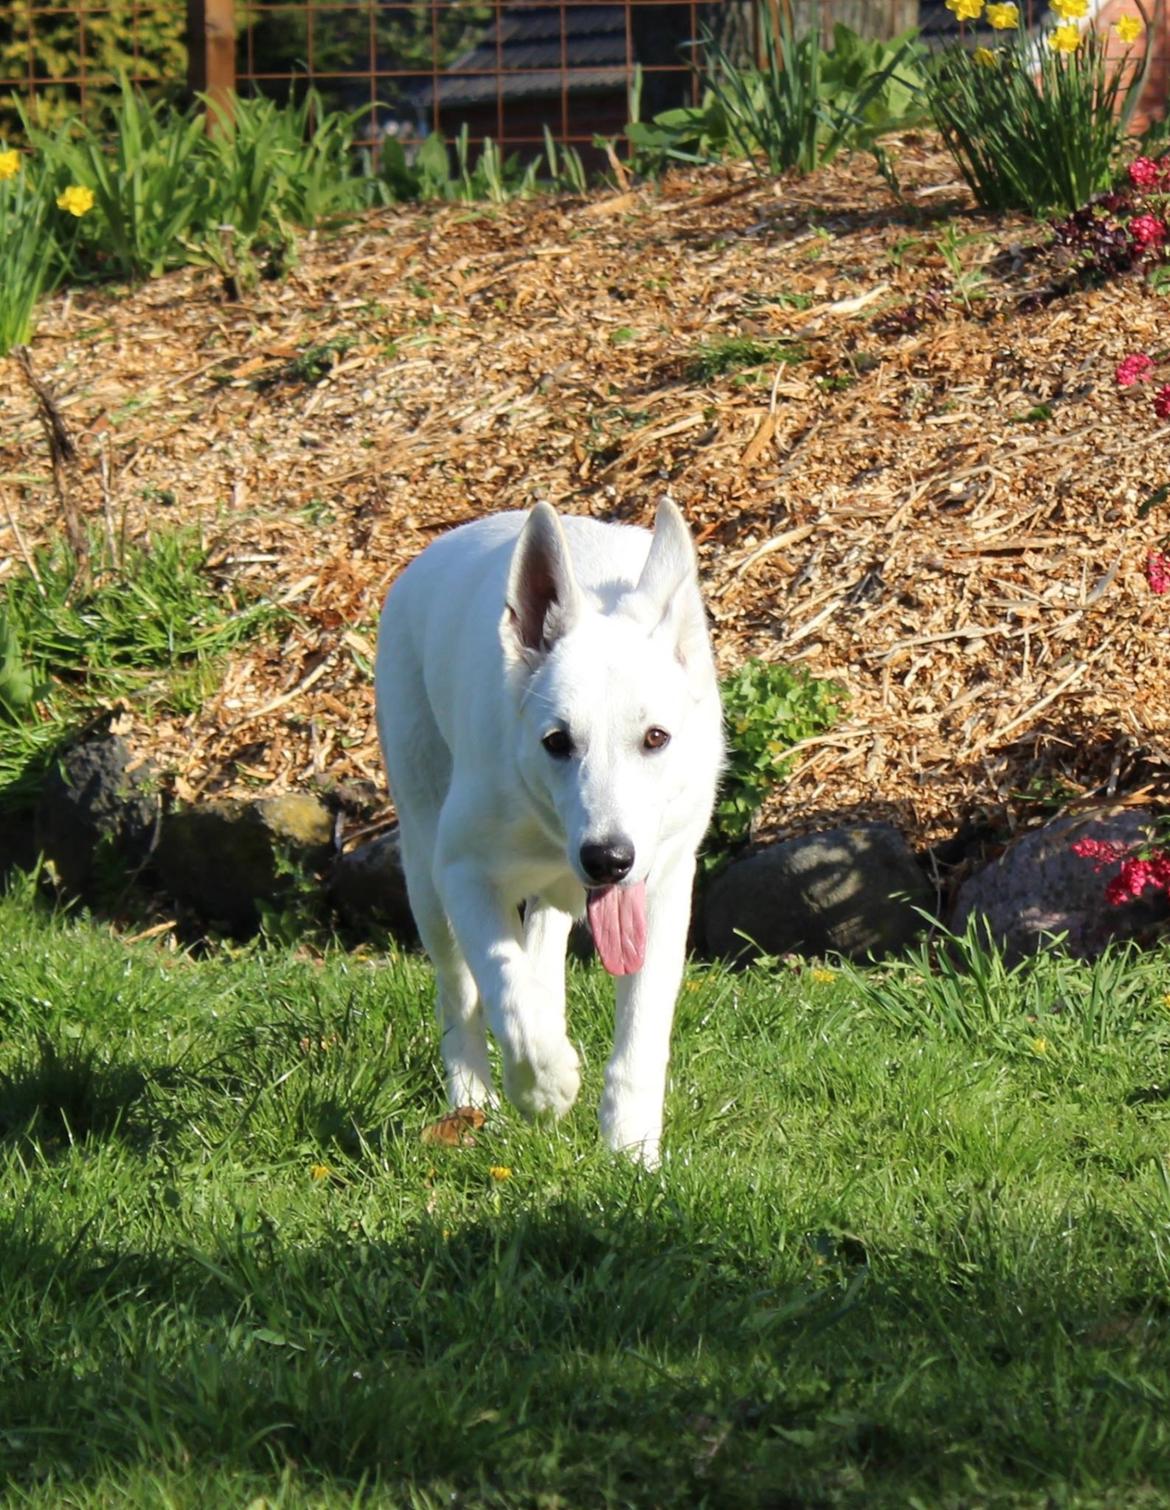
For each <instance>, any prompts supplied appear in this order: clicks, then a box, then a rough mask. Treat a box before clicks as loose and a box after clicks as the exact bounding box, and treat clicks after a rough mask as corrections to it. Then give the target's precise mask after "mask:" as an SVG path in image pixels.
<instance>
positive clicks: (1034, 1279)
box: [0, 888, 1170, 1510]
mask: <svg viewBox="0 0 1170 1510" xmlns="http://www.w3.org/2000/svg"><path fill="white" fill-rule="evenodd" d="M0 930H2V932H3V936H4V938H5V940H6V947H5V949H4V950H3V951H0V1029H2V1031H0V1087H3V1094H4V1096H5V1098H6V1101H7V1102H8V1103H9V1104H10V1105H11V1106H12V1114H11V1115H9V1116H7V1117H5V1118H4V1119H3V1120H2V1121H0V1179H3V1181H4V1188H5V1191H6V1193H7V1199H6V1201H5V1204H4V1210H3V1213H2V1214H0V1356H3V1358H4V1359H5V1367H4V1369H3V1370H0V1440H2V1442H3V1458H2V1465H3V1466H2V1468H0V1473H2V1475H3V1483H4V1495H5V1497H6V1499H7V1500H8V1501H10V1502H12V1503H16V1504H23V1505H28V1506H30V1507H46V1510H47V1507H49V1506H54V1507H55V1506H57V1505H61V1504H70V1505H73V1506H77V1507H86V1510H88V1507H93V1510H98V1507H100V1506H104V1505H108V1504H112V1503H119V1504H127V1505H133V1506H138V1505H141V1506H143V1507H146V1506H149V1505H156V1504H160V1503H171V1504H187V1503H191V1504H195V1503H205V1504H208V1503H209V1504H235V1503H239V1502H241V1500H243V1499H247V1500H249V1501H252V1500H254V1499H258V1498H262V1499H264V1500H265V1501H267V1502H270V1503H279V1504H283V1505H287V1506H308V1505H314V1506H322V1505H327V1506H342V1505H347V1506H348V1505H355V1504H371V1505H374V1504H387V1505H391V1504H393V1505H398V1504H402V1505H415V1506H421V1507H434V1510H437V1507H438V1506H440V1505H446V1504H451V1503H453V1502H456V1503H459V1504H461V1505H463V1506H466V1507H469V1510H488V1507H494V1510H500V1507H503V1506H513V1505H536V1504H556V1503H561V1504H589V1505H598V1506H614V1507H617V1506H622V1507H635V1510H639V1507H646V1510H650V1507H652V1506H659V1505H665V1504H670V1505H683V1504H686V1505H692V1504H695V1505H699V1504H706V1505H719V1506H728V1507H732V1510H756V1507H762V1506H765V1505H774V1504H777V1503H786V1504H824V1505H840V1506H849V1505H856V1506H862V1505H865V1506H869V1505H878V1506H891V1507H892V1506H895V1505H899V1506H900V1505H906V1504H924V1505H926V1504H929V1505H939V1506H958V1505H963V1504H972V1503H979V1504H996V1505H1003V1506H1009V1507H1019V1510H1024V1507H1032V1506H1036V1505H1039V1504H1047V1503H1058V1504H1060V1505H1062V1506H1068V1507H1071V1510H1076V1507H1083V1510H1090V1507H1101V1510H1104V1507H1105V1506H1107V1505H1111V1504H1112V1505H1115V1504H1119V1503H1125V1504H1127V1505H1128V1504H1136V1505H1141V1504H1143V1503H1144V1504H1149V1505H1150V1506H1153V1505H1154V1504H1157V1503H1159V1502H1160V1500H1159V1496H1160V1494H1161V1485H1162V1484H1163V1483H1164V1482H1165V1477H1164V1475H1165V1469H1166V1464H1167V1462H1168V1461H1170V1412H1167V1410H1166V1409H1165V1405H1166V1402H1167V1394H1168V1381H1170V1341H1168V1340H1167V1338H1168V1333H1167V1328H1166V1326H1165V1310H1166V1299H1165V1297H1166V1294H1167V1284H1168V1282H1170V1267H1168V1266H1170V1181H1168V1179H1167V1174H1166V1166H1165V1162H1164V1161H1165V1149H1166V1132H1167V1128H1168V1127H1170V1107H1168V1106H1167V1104H1166V1103H1165V1102H1164V1101H1159V1100H1157V1099H1150V1098H1149V1096H1148V1094H1147V1095H1145V1096H1144V1098H1143V1096H1142V1094H1141V1093H1143V1092H1148V1090H1149V1087H1150V1086H1151V1084H1153V1083H1154V1081H1155V1079H1156V1078H1157V1075H1158V1073H1159V1072H1158V1071H1157V1066H1158V1065H1159V1064H1161V1063H1163V1062H1164V1061H1165V1058H1166V1055H1167V1053H1168V1052H1170V1015H1168V1014H1167V1013H1166V1012H1165V1009H1164V1007H1163V1006H1162V1004H1161V1003H1162V997H1163V995H1164V980H1165V969H1166V960H1165V958H1164V957H1163V956H1149V957H1146V958H1141V957H1138V956H1132V957H1129V958H1127V959H1126V960H1125V961H1124V962H1121V961H1120V959H1119V958H1115V959H1113V960H1112V962H1111V963H1102V964H1098V965H1094V966H1086V965H1079V964H1071V963H1070V964H1068V965H1067V966H1066V969H1067V972H1068V973H1067V976H1066V977H1065V978H1064V981H1063V985H1062V999H1063V1000H1064V1001H1065V1002H1066V1003H1067V1007H1066V1010H1065V1011H1063V1012H1054V1011H1053V1010H1051V1008H1052V1007H1054V1006H1055V1005H1056V1003H1055V1002H1052V1003H1050V1004H1049V1007H1048V1008H1047V1009H1046V1010H1045V1012H1044V1017H1043V1020H1042V1022H1041V1024H1040V1026H1039V1027H1038V1026H1037V1024H1036V1023H1035V1022H1032V1021H1030V1020H1029V1017H1030V1015H1031V1014H1032V1011H1033V1009H1034V1008H1035V1007H1036V1005H1037V1004H1038V1001H1039V999H1040V997H1039V994H1038V987H1037V986H1036V984H1035V982H1033V981H1032V978H1031V977H1030V976H1028V975H1027V974H1026V972H1025V973H1019V974H1017V973H1013V972H1009V973H1008V974H1007V975H1006V976H1005V977H1003V979H1002V981H1000V982H999V985H1000V986H1001V987H1002V997H1001V999H1000V1000H999V1001H998V1002H997V1003H996V1007H995V1013H994V1021H993V1020H991V1017H990V1015H989V1013H988V1010H987V1008H986V1007H985V1006H983V1005H980V998H979V993H978V991H977V990H975V991H973V992H972V1005H971V1008H970V1013H971V1016H970V1021H969V1024H968V1027H969V1031H968V1032H966V1033H964V1034H962V1035H955V1034H952V1033H950V1032H948V1031H946V1030H940V1028H939V1027H938V1025H937V1024H933V1025H932V1018H931V1013H930V1010H929V1006H928V1002H927V1001H926V1000H925V999H923V1000H922V1001H921V1002H920V1003H919V1005H920V1010H918V1011H917V1012H915V1014H914V1020H913V1021H906V1022H904V1021H901V1020H899V1019H898V1018H897V1017H896V1016H894V1015H891V1014H890V1013H889V1012H886V1011H883V1010H881V1009H880V1008H879V1007H878V1006H877V1005H876V1003H875V1001H874V999H873V998H872V997H871V996H869V995H868V994H867V993H866V990H865V983H866V982H867V981H870V980H874V979H877V977H874V976H873V975H871V974H870V973H869V972H864V971H860V970H854V969H838V970H826V969H822V968H818V969H816V970H794V969H790V968H789V969H783V970H771V969H766V968H755V969H752V970H749V971H746V972H743V973H740V974H732V973H729V972H726V971H724V970H722V969H716V968H713V969H692V970H691V971H690V972H689V973H688V976H687V979H686V982H685V986H684V989H683V991H682V993H681V999H680V1004H679V1011H678V1022H677V1028H676V1035H675V1052H674V1063H673V1070H672V1086H671V1090H670V1094H669V1097H668V1106H667V1128H668V1135H667V1158H666V1162H665V1165H664V1167H663V1169H662V1170H661V1171H660V1172H659V1173H657V1174H655V1175H653V1176H647V1175H645V1174H643V1173H639V1172H638V1171H637V1170H635V1169H633V1168H631V1167H630V1166H629V1165H627V1164H626V1163H625V1162H623V1161H621V1160H615V1159H612V1158H610V1157H608V1156H606V1155H603V1154H602V1153H601V1152H600V1151H599V1149H598V1146H597V1129H596V1106H597V1100H598V1096H599V1093H600V1082H601V1070H602V1065H603V1062H604V1058H605V1054H606V1052H607V1049H608V1044H609V1040H610V1035H611V1025H610V1012H609V1007H608V1005H607V1004H608V1001H609V999H610V997H611V983H610V982H609V981H608V980H606V979H604V978H603V977H602V974H601V972H600V970H599V969H596V968H589V969H584V968H580V969H574V970H573V972H572V973H571V978H570V989H569V1019H570V1025H571V1028H572V1031H573V1034H574V1037H575V1038H576V1040H577V1041H578V1043H579V1044H580V1047H581V1049H582V1057H583V1066H584V1086H583V1093H582V1100H581V1105H580V1106H579V1108H577V1109H575V1110H574V1111H573V1112H572V1113H571V1114H570V1115H569V1117H568V1118H566V1119H565V1120H564V1121H563V1122H561V1123H560V1124H558V1125H556V1126H555V1127H550V1126H530V1125H527V1124H524V1123H522V1122H520V1121H519V1120H518V1119H517V1118H515V1117H514V1116H513V1114H512V1113H511V1112H510V1111H509V1110H508V1109H507V1108H503V1109H501V1110H500V1111H499V1112H498V1113H496V1114H494V1115H493V1116H491V1117H490V1118H489V1120H488V1123H487V1125H486V1127H484V1128H483V1129H481V1130H480V1131H479V1132H478V1133H477V1134H476V1139H477V1141H476V1143H475V1144H474V1146H466V1147H462V1148H441V1147H435V1146H433V1145H427V1144H424V1143H423V1142H422V1141H421V1140H420V1137H419V1133H420V1130H421V1129H422V1127H423V1126H424V1125H426V1124H427V1123H428V1122H429V1121H430V1120H432V1119H433V1118H434V1117H436V1116H437V1115H438V1114H439V1112H440V1111H441V1109H442V1101H441V1083H440V1076H439V1072H438V1050H437V1044H436V1043H435V1032H434V1028H433V1025H432V1023H431V1021H430V1011H429V1007H430V996H431V990H432V986H431V981H430V975H429V971H428V970H427V969H426V967H425V965H424V964H423V962H421V961H420V960H417V959H413V958H406V959H400V960H397V961H384V962H380V963H378V964H372V963H370V962H368V961H361V960H356V959H354V958H352V957H346V956H344V955H341V954H331V955H327V956H326V957H325V958H323V959H319V960H316V961H309V960H306V959H303V958H302V959H298V958H296V957H295V956H294V955H293V954H292V953H291V952H289V951H286V950H261V949H253V950H250V951H246V952H244V953H242V954H241V953H237V954H236V955H234V956H233V957H228V956H226V955H223V956H219V955H217V956H212V957H210V958H206V959H204V960H202V961H199V962H196V961H194V960H191V959H188V958H184V957H182V956H179V955H174V954H167V953H165V952H163V951H161V950H160V949H158V948H157V947H156V946H155V945H147V944H137V945H133V946H126V945H123V944H121V943H119V942H118V941H117V940H115V939H113V938H111V937H110V936H109V935H108V934H105V933H102V932H98V931H96V930H94V929H92V928H91V927H90V926H89V925H87V924H86V923H85V922H84V921H83V920H79V919H72V920H71V919H69V918H62V917H49V916H46V915H44V914H43V913H41V912H39V911H37V910H36V908H35V907H34V905H33V903H32V900H31V889H30V888H25V889H23V890H22V891H21V892H20V893H18V894H14V895H12V896H10V897H9V898H8V899H6V900H0ZM985 968H990V967H988V966H985ZM1035 968H1036V970H1037V971H1038V972H1039V973H1038V974H1037V976H1036V981H1037V982H1039V981H1043V980H1045V979H1047V977H1045V976H1044V973H1043V972H1044V969H1045V967H1044V966H1043V964H1042V963H1041V962H1037V965H1036V967H1035ZM1119 969H1124V970H1125V972H1126V973H1127V976H1128V978H1129V980H1130V982H1131V986H1130V989H1129V991H1128V993H1127V995H1126V997H1125V1002H1124V1006H1123V1007H1119V1008H1118V1009H1117V1011H1116V1013H1115V1015H1114V1016H1113V1017H1112V1018H1111V1019H1104V1018H1101V1019H1099V1020H1098V1023H1097V1026H1096V1027H1095V1028H1094V1030H1093V1031H1092V1032H1086V1031H1083V1030H1082V1029H1081V1028H1080V1027H1079V1026H1078V1025H1077V1019H1078V1014H1079V1013H1080V1012H1081V1011H1082V1006H1083V1004H1084V1003H1086V1002H1088V1001H1089V1000H1090V999H1091V998H1092V997H1093V996H1094V994H1096V996H1097V997H1099V998H1102V999H1103V998H1104V996H1105V995H1106V994H1107V993H1108V992H1109V991H1111V990H1112V989H1113V987H1114V986H1115V984H1116V980H1117V971H1118V970H1119ZM885 979H887V980H888V979H890V977H888V976H887V977H885ZM1094 983H1095V984H1094ZM1049 984H1051V981H1049ZM900 988H901V989H902V990H903V991H904V992H905V1001H906V1003H907V1005H908V1006H913V1004H914V1002H915V999H916V998H915V991H916V989H917V988H916V987H915V984H914V980H913V976H912V974H911V973H909V972H907V973H906V975H905V976H904V977H901V978H900ZM981 1016H982V1017H983V1018H984V1019H985V1028H986V1030H985V1031H984V1029H983V1027H981V1025H980V1017H981ZM1041 1035H1043V1036H1044V1037H1046V1038H1047V1039H1048V1041H1049V1043H1050V1044H1051V1045H1052V1047H1051V1048H1050V1050H1049V1051H1048V1052H1047V1053H1039V1052H1036V1051H1035V1050H1034V1048H1032V1047H1030V1045H1031V1044H1032V1043H1033V1040H1035V1039H1036V1038H1037V1037H1038V1036H1041ZM43 1045H50V1046H52V1047H51V1048H50V1049H47V1050H46V1049H44V1048H43ZM1135 1092H1136V1093H1139V1094H1138V1095H1137V1096H1136V1097H1135ZM1086 1421H1089V1422H1091V1423H1092V1426H1091V1429H1086V1426H1085V1423H1086Z"/></svg>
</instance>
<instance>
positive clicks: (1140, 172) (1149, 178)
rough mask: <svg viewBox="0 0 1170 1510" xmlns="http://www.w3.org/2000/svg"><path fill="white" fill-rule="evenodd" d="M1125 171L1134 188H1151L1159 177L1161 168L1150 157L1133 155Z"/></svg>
mask: <svg viewBox="0 0 1170 1510" xmlns="http://www.w3.org/2000/svg"><path fill="white" fill-rule="evenodd" d="M1126 171H1127V173H1128V174H1129V181H1130V183H1131V184H1133V186H1134V188H1135V189H1152V188H1153V187H1154V185H1155V184H1156V183H1157V182H1158V179H1159V178H1160V177H1161V170H1160V169H1159V167H1158V164H1157V163H1156V162H1155V161H1154V159H1153V158H1152V157H1135V158H1134V160H1133V162H1131V163H1130V165H1129V167H1128V168H1127V170H1126Z"/></svg>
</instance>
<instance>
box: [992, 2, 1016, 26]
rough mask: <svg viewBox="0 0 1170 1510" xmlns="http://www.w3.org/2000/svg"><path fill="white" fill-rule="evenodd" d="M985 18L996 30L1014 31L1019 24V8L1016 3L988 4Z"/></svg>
mask: <svg viewBox="0 0 1170 1510" xmlns="http://www.w3.org/2000/svg"><path fill="white" fill-rule="evenodd" d="M987 20H988V23H989V24H990V25H991V26H994V27H995V29H996V31H1014V30H1015V28H1016V27H1017V26H1019V24H1020V8H1019V6H1018V5H989V6H988V7H987Z"/></svg>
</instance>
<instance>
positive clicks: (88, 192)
mask: <svg viewBox="0 0 1170 1510" xmlns="http://www.w3.org/2000/svg"><path fill="white" fill-rule="evenodd" d="M57 208H58V209H59V210H68V211H69V213H70V215H75V216H76V217H77V219H78V220H80V219H81V217H82V216H83V215H88V214H89V212H90V210H92V209H93V190H92V189H87V188H86V187H85V185H84V184H70V185H69V187H68V188H67V189H62V190H61V192H60V194H58V195H57Z"/></svg>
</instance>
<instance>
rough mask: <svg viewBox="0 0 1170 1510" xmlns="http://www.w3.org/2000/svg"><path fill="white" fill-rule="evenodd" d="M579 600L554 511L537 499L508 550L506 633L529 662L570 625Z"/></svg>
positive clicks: (559, 524)
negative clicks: (509, 552)
mask: <svg viewBox="0 0 1170 1510" xmlns="http://www.w3.org/2000/svg"><path fill="white" fill-rule="evenodd" d="M579 601H580V600H579V595H578V591H577V583H576V580H575V578H574V576H573V568H572V565H571V563H570V561H569V547H568V545H567V544H566V542H565V534H564V531H563V530H562V529H561V522H560V520H559V519H558V518H557V515H556V510H555V509H554V508H553V507H552V505H551V504H548V503H538V504H537V505H536V507H535V508H534V509H533V510H532V512H531V514H529V516H528V519H527V521H526V522H525V525H524V528H523V529H522V530H521V531H520V538H519V539H518V540H517V541H516V548H515V550H514V551H513V552H512V566H511V569H510V571H509V572H508V594H507V607H506V608H505V610H504V632H505V634H506V635H509V636H510V637H511V640H512V643H513V645H514V646H515V647H516V649H517V650H519V652H520V653H521V655H523V656H524V658H525V659H526V660H528V661H530V662H531V661H532V660H533V659H534V658H537V657H539V656H541V655H544V654H545V653H546V652H547V651H549V650H550V649H551V648H552V646H553V645H554V644H555V643H556V641H557V640H558V639H560V637H561V635H563V634H564V633H565V631H566V630H567V629H568V628H569V626H570V625H571V624H572V622H573V620H574V619H575V618H576V617H577V612H578V607H579Z"/></svg>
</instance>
